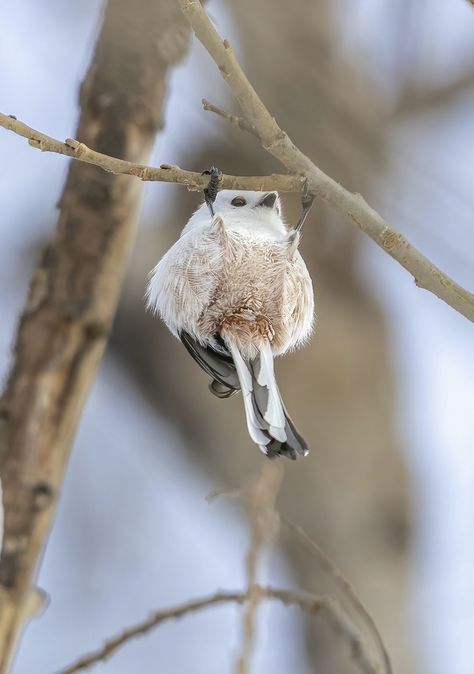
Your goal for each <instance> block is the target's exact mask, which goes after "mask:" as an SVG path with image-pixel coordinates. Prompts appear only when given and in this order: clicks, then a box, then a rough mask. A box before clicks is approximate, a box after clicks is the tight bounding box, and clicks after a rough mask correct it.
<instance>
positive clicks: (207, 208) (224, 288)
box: [147, 168, 314, 459]
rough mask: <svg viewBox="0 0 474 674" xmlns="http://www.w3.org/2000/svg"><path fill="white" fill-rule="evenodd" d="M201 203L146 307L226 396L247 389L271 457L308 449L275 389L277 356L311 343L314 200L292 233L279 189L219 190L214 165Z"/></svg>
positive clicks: (255, 429)
mask: <svg viewBox="0 0 474 674" xmlns="http://www.w3.org/2000/svg"><path fill="white" fill-rule="evenodd" d="M209 173H210V175H211V178H210V181H209V185H208V188H207V189H206V190H204V194H205V202H204V203H203V204H202V205H201V206H200V208H198V209H197V211H196V212H195V213H194V215H192V216H191V218H190V219H189V221H188V223H187V224H186V226H185V227H184V229H183V231H182V234H181V237H180V238H179V239H178V241H177V242H176V243H175V244H174V245H173V246H172V247H171V248H170V250H169V251H168V252H167V253H166V254H165V255H164V257H163V258H162V259H161V260H160V262H159V263H158V264H157V266H156V267H155V269H154V270H153V271H152V272H151V277H150V282H149V285H148V289H147V303H148V306H149V308H150V309H151V310H153V311H154V312H156V313H158V314H159V315H160V316H161V318H162V319H163V321H164V322H165V323H166V325H167V326H168V328H169V329H170V330H171V332H172V333H173V334H174V335H175V336H176V337H178V338H179V339H180V340H181V341H182V343H183V344H184V346H185V347H186V349H187V350H188V352H189V353H190V354H191V356H192V357H193V358H194V360H195V361H196V362H197V363H198V364H199V365H200V366H201V367H202V369H203V370H204V371H205V372H207V374H208V375H209V376H210V377H211V383H210V386H209V388H210V390H211V392H212V393H213V394H214V395H216V396H217V397H219V398H228V397H229V396H231V395H232V394H233V393H235V392H236V391H239V390H241V391H242V396H243V400H244V407H245V415H246V419H247V426H248V431H249V434H250V437H251V438H252V440H253V441H254V442H255V443H256V444H257V445H258V446H259V447H260V449H261V450H262V451H263V452H264V453H265V454H266V455H267V456H269V457H274V456H278V455H284V456H287V457H289V458H291V459H296V457H297V455H299V454H300V455H303V456H305V455H306V454H307V453H308V448H307V446H306V443H305V441H304V440H303V438H302V437H301V435H300V434H299V433H298V432H297V430H296V428H295V425H294V424H293V422H292V420H291V419H290V417H289V415H288V413H287V411H286V408H285V406H284V404H283V401H282V399H281V396H280V392H279V390H278V386H277V383H276V380H275V373H274V368H273V359H274V357H275V356H280V355H283V354H285V353H286V352H287V351H290V350H293V349H295V348H297V347H298V346H300V345H302V344H304V343H305V342H306V340H307V339H308V337H309V335H310V333H311V330H312V327H313V316H314V301H313V288H312V284H311V278H310V276H309V274H308V270H307V269H306V265H305V263H304V261H303V259H302V257H301V255H300V254H299V252H298V244H299V240H300V229H301V225H302V224H303V222H304V219H305V217H306V215H307V213H308V211H309V209H310V208H311V203H312V198H311V197H309V196H305V197H303V213H302V216H301V219H300V222H299V223H298V225H297V226H296V227H295V228H292V229H289V228H288V227H287V226H286V225H285V223H284V221H283V219H282V216H281V207H280V199H279V197H278V194H277V192H241V191H239V192H235V191H230V190H221V191H218V190H217V187H218V182H219V177H220V171H218V170H217V169H214V168H213V169H211V171H210V172H209Z"/></svg>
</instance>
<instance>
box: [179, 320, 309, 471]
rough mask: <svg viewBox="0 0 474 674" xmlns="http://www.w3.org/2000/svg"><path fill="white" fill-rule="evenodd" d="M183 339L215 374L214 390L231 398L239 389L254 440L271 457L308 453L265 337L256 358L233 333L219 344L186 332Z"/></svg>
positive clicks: (294, 456) (198, 359)
mask: <svg viewBox="0 0 474 674" xmlns="http://www.w3.org/2000/svg"><path fill="white" fill-rule="evenodd" d="M180 339H181V341H182V342H183V344H184V346H185V347H186V349H187V350H188V352H189V353H190V354H191V356H192V357H193V358H194V360H195V361H196V362H197V363H198V364H199V365H200V366H201V367H202V369H203V370H204V371H205V372H207V374H208V375H210V376H211V377H212V382H211V384H210V387H209V388H210V390H211V391H212V393H214V395H216V396H217V397H218V398H228V397H230V396H231V395H233V394H234V393H236V392H237V391H238V390H239V389H240V390H242V396H243V399H244V407H245V416H246V419H247V427H248V431H249V434H250V437H251V438H252V440H253V441H254V442H255V443H256V444H257V445H258V446H259V447H260V449H261V450H262V452H263V453H264V454H266V455H267V456H268V457H270V458H273V457H275V456H286V457H288V458H290V459H296V458H297V456H298V455H302V456H306V454H307V453H308V448H307V445H306V442H305V441H304V439H303V438H302V437H301V435H300V434H299V433H298V431H297V430H296V428H295V425H294V423H293V422H292V420H291V419H290V417H289V415H288V412H287V411H286V408H285V406H284V404H283V401H282V399H281V396H280V391H279V390H278V386H277V383H276V379H275V372H274V368H273V353H272V349H271V346H270V343H269V342H267V341H264V342H262V343H261V345H260V346H259V349H258V353H257V355H256V357H255V358H252V359H245V358H244V357H243V356H242V354H241V353H240V350H239V348H238V345H237V342H236V341H235V340H234V339H233V338H232V335H229V334H226V335H225V336H223V337H221V336H220V335H218V336H216V338H215V345H210V344H207V345H202V344H200V343H199V342H197V341H196V340H195V339H193V338H192V337H191V335H189V334H188V333H186V332H181V333H180Z"/></svg>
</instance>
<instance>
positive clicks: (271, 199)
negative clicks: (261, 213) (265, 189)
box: [258, 192, 278, 208]
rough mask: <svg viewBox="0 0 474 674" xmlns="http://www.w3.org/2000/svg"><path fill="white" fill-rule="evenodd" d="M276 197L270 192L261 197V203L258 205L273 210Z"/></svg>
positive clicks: (274, 193)
mask: <svg viewBox="0 0 474 674" xmlns="http://www.w3.org/2000/svg"><path fill="white" fill-rule="evenodd" d="M277 196H278V195H277V193H276V192H270V193H269V194H266V195H265V196H264V197H263V199H262V201H260V203H259V204H258V205H259V206H266V207H267V208H273V206H274V205H275V201H276V200H277Z"/></svg>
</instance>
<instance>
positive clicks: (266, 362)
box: [257, 342, 287, 442]
mask: <svg viewBox="0 0 474 674" xmlns="http://www.w3.org/2000/svg"><path fill="white" fill-rule="evenodd" d="M259 351H260V372H259V373H258V377H257V381H258V383H259V384H260V386H265V387H266V388H267V389H268V408H267V410H266V412H265V413H264V415H263V418H264V419H265V421H267V422H268V423H269V424H270V433H271V435H273V437H274V438H276V439H277V440H279V441H280V442H286V440H287V437H286V433H285V424H286V421H285V413H284V411H283V405H282V403H281V398H280V393H279V391H278V386H277V383H276V379H275V371H274V369H273V354H272V348H271V346H270V343H269V342H264V343H263V344H262V345H261V346H260V348H259Z"/></svg>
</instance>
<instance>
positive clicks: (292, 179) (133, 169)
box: [0, 106, 306, 192]
mask: <svg viewBox="0 0 474 674" xmlns="http://www.w3.org/2000/svg"><path fill="white" fill-rule="evenodd" d="M213 107H214V106H213ZM214 111H215V110H214ZM236 119H237V118H236ZM234 123H235V122H234ZM0 126H3V128H4V129H7V130H8V131H13V133H16V134H17V135H18V136H23V138H27V139H28V142H29V144H30V145H31V146H32V147H35V148H37V149H38V150H41V152H54V153H56V154H62V155H65V156H66V157H71V158H72V159H78V160H79V161H83V162H86V163H87V164H93V165H94V166H99V167H100V168H102V169H104V171H107V172H109V173H114V174H117V175H118V174H122V175H131V176H135V177H136V178H140V180H143V181H157V182H166V183H180V184H181V185H185V186H186V187H187V188H188V189H189V190H203V189H204V187H206V185H207V183H208V182H209V177H208V176H202V175H201V174H200V173H196V172H195V171H184V170H183V169H181V168H179V166H172V165H170V164H162V165H161V166H160V167H159V168H154V167H152V166H144V165H143V164H135V163H133V162H131V161H125V160H124V159H118V158H117V157H111V156H110V155H107V154H103V153H101V152H96V151H95V150H91V149H90V148H89V147H87V145H85V144H84V143H79V141H77V140H74V139H72V138H66V140H65V141H64V142H63V141H61V140H57V139H56V138H52V137H51V136H47V135H46V134H44V133H41V132H40V131H36V130H35V129H32V128H31V127H29V126H27V125H26V124H24V123H23V122H21V121H20V120H18V119H16V118H15V117H13V116H11V115H4V114H3V113H0ZM305 182H306V181H305V178H303V177H302V176H298V175H278V174H273V175H269V176H245V177H244V176H230V175H223V176H222V178H221V181H220V188H222V189H229V190H254V191H256V192H266V191H268V190H278V191H279V192H302V191H303V189H304V184H305Z"/></svg>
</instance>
